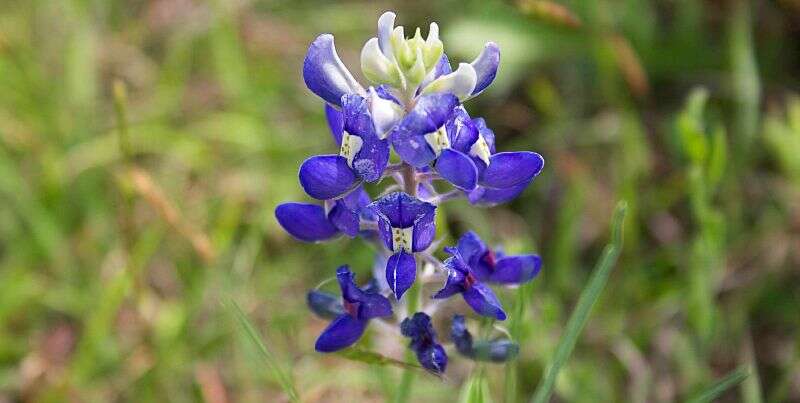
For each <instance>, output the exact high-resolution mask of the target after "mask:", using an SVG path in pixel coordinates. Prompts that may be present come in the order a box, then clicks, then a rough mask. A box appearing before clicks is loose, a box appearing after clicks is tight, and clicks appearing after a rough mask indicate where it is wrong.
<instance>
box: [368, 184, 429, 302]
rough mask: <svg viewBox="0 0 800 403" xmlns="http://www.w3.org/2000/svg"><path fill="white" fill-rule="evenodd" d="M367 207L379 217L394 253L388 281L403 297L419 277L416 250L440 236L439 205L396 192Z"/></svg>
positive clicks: (385, 239) (380, 231)
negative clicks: (437, 214)
mask: <svg viewBox="0 0 800 403" xmlns="http://www.w3.org/2000/svg"><path fill="white" fill-rule="evenodd" d="M367 208H369V209H370V210H371V211H372V213H373V214H375V217H376V218H377V221H378V232H379V233H380V236H381V239H382V240H383V243H384V245H386V248H388V249H389V250H390V251H392V252H393V253H394V254H393V255H392V256H391V257H389V259H388V260H387V263H386V282H387V283H388V284H389V287H390V288H391V289H392V292H394V294H395V296H396V297H397V299H398V300H399V299H400V298H401V297H402V296H403V294H404V293H405V292H406V290H408V289H409V288H411V285H412V284H414V279H416V276H417V263H416V259H414V255H413V253H414V252H420V251H423V250H425V249H427V248H428V246H430V244H431V242H433V238H434V236H436V224H435V221H434V219H435V215H436V206H434V205H433V204H430V203H426V202H423V201H421V200H419V199H417V198H414V197H411V196H409V195H408V194H406V193H403V192H395V193H391V194H389V195H386V196H384V197H382V198H380V199H378V200H376V201H374V202H373V203H372V204H370V205H369V206H367Z"/></svg>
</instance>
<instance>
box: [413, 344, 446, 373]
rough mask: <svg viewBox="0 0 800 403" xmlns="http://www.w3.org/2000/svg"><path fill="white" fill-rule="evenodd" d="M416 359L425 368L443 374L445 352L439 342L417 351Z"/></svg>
mask: <svg viewBox="0 0 800 403" xmlns="http://www.w3.org/2000/svg"><path fill="white" fill-rule="evenodd" d="M417 361H419V363H420V365H422V366H423V367H424V368H425V369H427V370H429V371H431V372H433V373H436V374H443V373H444V371H445V370H446V369H447V353H446V352H445V351H444V348H443V347H442V346H441V345H440V344H433V345H431V346H430V347H428V348H426V349H424V350H419V351H417Z"/></svg>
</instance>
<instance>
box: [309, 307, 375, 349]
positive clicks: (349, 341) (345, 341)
mask: <svg viewBox="0 0 800 403" xmlns="http://www.w3.org/2000/svg"><path fill="white" fill-rule="evenodd" d="M366 328H367V321H366V320H363V319H356V318H354V317H352V316H350V314H342V315H339V316H338V317H336V319H334V320H333V322H331V323H330V325H328V327H327V328H325V330H323V331H322V334H320V335H319V338H317V343H316V345H315V346H314V348H315V349H316V350H317V351H319V352H320V353H330V352H334V351H338V350H341V349H343V348H345V347H349V346H351V345H353V343H355V342H356V341H358V339H359V338H361V335H363V334H364V330H365V329H366Z"/></svg>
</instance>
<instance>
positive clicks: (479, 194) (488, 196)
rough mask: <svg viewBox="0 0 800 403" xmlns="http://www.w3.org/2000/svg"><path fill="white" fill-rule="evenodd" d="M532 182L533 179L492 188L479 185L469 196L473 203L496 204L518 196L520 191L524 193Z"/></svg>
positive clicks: (481, 204) (482, 204)
mask: <svg viewBox="0 0 800 403" xmlns="http://www.w3.org/2000/svg"><path fill="white" fill-rule="evenodd" d="M531 182H533V179H531V180H530V181H528V182H525V183H522V184H519V185H517V186H513V187H510V188H507V189H491V188H486V187H483V186H478V187H477V188H475V190H473V191H472V192H469V194H468V195H467V198H468V199H469V202H470V203H471V204H475V205H480V206H494V205H497V204H501V203H506V202H508V201H511V200H513V199H515V198H517V196H519V195H520V193H522V192H523V191H524V190H525V188H527V187H528V185H530V184H531Z"/></svg>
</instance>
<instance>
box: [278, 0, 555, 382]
mask: <svg viewBox="0 0 800 403" xmlns="http://www.w3.org/2000/svg"><path fill="white" fill-rule="evenodd" d="M394 22H395V15H394V13H391V12H387V13H384V14H383V15H382V16H381V17H380V19H379V20H378V33H377V35H376V37H374V38H372V39H370V40H368V41H367V43H366V44H365V45H364V48H363V49H362V51H361V70H362V72H363V75H364V77H366V78H367V79H368V80H369V81H370V83H369V85H366V86H365V85H362V84H361V83H359V82H358V81H356V79H355V78H354V77H353V75H352V74H351V73H350V71H349V70H348V69H347V67H346V66H345V65H344V63H342V61H341V60H340V59H339V56H338V55H337V53H336V48H335V47H334V41H333V35H330V34H323V35H320V36H319V37H317V39H315V40H314V41H313V42H312V43H311V46H309V48H308V54H307V55H306V59H305V62H304V63H303V79H304V81H305V83H306V85H307V86H308V88H309V89H310V90H311V92H313V93H314V94H316V95H318V96H319V97H320V98H322V100H323V101H324V108H325V109H324V111H325V116H326V118H327V120H328V125H329V126H330V129H331V134H332V136H333V140H334V142H335V143H336V147H337V148H338V152H333V151H334V150H336V149H335V148H333V147H331V151H332V152H333V153H331V154H324V155H315V156H311V157H309V158H308V159H306V160H305V161H304V162H303V163H302V164H301V165H300V173H299V180H300V185H301V186H302V188H303V190H305V192H306V193H307V194H308V196H310V197H311V198H312V199H316V200H317V201H316V202H310V203H309V202H302V203H301V202H298V203H283V204H281V205H279V206H278V207H277V208H276V209H275V217H276V218H277V220H278V222H279V223H280V225H281V226H282V227H283V228H284V229H285V230H286V231H287V232H288V233H289V234H291V235H292V236H293V237H295V238H297V239H298V240H300V241H305V242H320V241H327V240H331V239H334V238H337V237H339V236H341V234H345V235H347V236H348V237H351V238H355V237H361V238H363V239H364V240H366V241H367V242H371V243H374V244H376V246H377V249H378V250H379V252H378V256H376V259H375V260H376V262H378V263H377V266H376V267H375V268H373V270H371V273H372V275H373V277H374V278H373V279H372V280H371V281H370V282H368V283H367V284H366V285H365V286H363V287H359V286H358V285H357V284H356V282H355V274H353V273H352V272H351V271H350V269H349V268H348V266H341V267H339V268H338V269H337V270H336V278H337V280H338V282H339V287H340V289H341V297H339V296H338V295H335V294H333V293H329V292H326V291H322V290H320V289H314V290H312V291H310V292H309V294H308V298H307V302H308V305H309V307H310V308H311V310H312V311H313V312H314V313H316V314H317V315H318V316H320V317H323V318H326V319H329V320H331V322H330V324H329V325H328V327H327V328H326V329H325V330H324V331H323V332H322V334H321V335H320V336H319V338H318V339H317V342H316V350H317V351H320V352H332V351H337V350H341V349H344V348H347V347H349V346H352V345H353V344H355V343H356V342H357V341H358V340H359V339H360V338H361V336H362V335H363V334H364V333H365V332H366V329H367V326H368V324H369V323H370V322H371V321H381V322H383V323H384V324H387V325H391V326H399V327H400V333H401V334H402V335H403V336H406V337H408V338H410V340H411V342H410V344H409V347H410V348H411V349H412V350H413V351H414V353H415V354H416V356H417V359H418V360H419V363H420V365H421V366H422V367H424V368H426V369H427V370H429V371H431V372H434V373H437V374H441V373H443V372H444V371H445V368H446V367H447V362H448V359H447V353H446V350H445V346H448V345H449V344H450V343H451V342H452V343H454V345H455V350H456V351H458V352H459V353H460V354H461V355H463V356H465V357H467V358H469V359H473V360H479V361H491V362H503V361H506V360H509V359H513V358H514V357H515V356H516V355H517V352H518V349H519V347H518V346H517V344H516V343H514V342H513V341H511V340H508V339H507V338H504V337H502V338H500V339H492V340H479V341H473V340H472V336H471V333H470V332H469V330H467V323H466V318H465V317H464V316H461V315H456V316H455V317H454V318H443V319H444V321H440V320H436V318H431V315H434V314H435V313H436V312H437V310H438V308H439V307H440V306H442V302H444V301H446V302H448V303H450V302H451V301H452V303H453V304H459V303H460V302H459V299H452V298H451V297H453V296H455V295H456V294H460V295H461V297H462V298H463V300H464V302H466V305H463V306H462V307H461V308H459V307H458V306H455V307H454V309H461V310H462V311H463V313H469V312H470V311H471V312H473V313H474V314H476V315H480V316H485V317H488V318H492V319H495V320H501V321H502V320H505V319H506V312H505V311H504V310H503V307H502V305H501V303H500V299H499V298H498V297H497V295H496V294H495V292H494V291H493V290H492V288H490V287H489V285H490V284H496V285H499V286H508V285H517V284H522V283H525V282H528V281H530V280H531V279H533V278H534V277H535V276H536V275H537V274H538V273H539V270H540V268H541V259H540V258H539V257H538V256H536V255H518V256H508V255H505V254H503V253H502V252H501V251H499V250H492V249H491V248H489V247H488V246H487V245H486V243H484V242H483V241H482V240H481V239H480V238H479V237H478V235H477V234H475V233H474V232H472V231H469V232H467V233H465V234H463V236H462V237H461V239H459V241H458V243H457V245H454V246H452V247H446V248H444V251H445V252H446V253H447V254H449V255H450V257H449V258H447V259H446V260H445V261H444V262H443V263H442V262H440V261H439V260H438V259H437V258H436V257H435V254H437V250H438V247H439V242H436V241H435V238H436V224H435V223H436V212H437V210H438V209H439V208H440V207H441V205H442V203H444V202H446V201H448V200H452V199H455V198H464V199H466V200H467V201H468V202H469V203H471V204H473V205H477V206H486V205H496V204H499V203H504V202H507V201H509V200H512V199H514V198H515V197H517V196H518V195H519V194H520V193H522V192H523V191H524V190H525V189H526V188H527V187H528V185H530V184H531V183H532V182H533V180H534V178H535V177H536V176H537V175H539V173H540V172H541V171H542V168H543V167H544V160H543V159H542V157H541V156H540V155H539V154H537V153H535V152H531V151H520V152H497V150H496V147H495V136H494V133H493V132H492V130H491V129H489V127H488V126H487V124H486V122H485V121H484V120H483V119H481V118H473V117H471V116H470V115H469V113H468V112H467V110H466V109H465V108H464V106H463V103H464V102H466V101H467V100H469V99H471V98H473V97H475V96H477V95H478V94H480V93H481V92H483V91H484V90H486V88H487V87H489V85H490V84H491V83H492V81H494V79H495V76H496V75H497V69H498V65H499V63H500V49H499V47H498V46H497V45H496V44H495V43H493V42H489V43H487V44H486V45H485V46H484V48H483V51H482V52H481V53H480V54H479V55H478V56H477V57H476V58H475V59H474V60H473V61H472V62H471V63H459V64H458V65H457V66H455V69H453V66H452V65H451V64H450V60H449V59H448V57H447V55H446V54H445V53H444V45H443V43H442V41H441V40H439V27H438V25H436V23H431V24H430V27H429V28H428V34H427V36H426V37H423V36H422V33H421V31H420V30H419V29H417V30H416V31H415V32H414V35H413V36H412V37H410V38H408V37H406V34H405V31H404V29H403V27H402V26H398V27H395V26H394ZM389 181H391V182H394V183H393V184H390V185H388V186H386V185H384V187H385V189H384V190H382V193H381V194H382V195H381V196H379V197H377V198H373V196H371V195H370V194H369V193H368V192H367V190H366V189H365V184H373V185H370V186H369V188H370V189H376V188H377V187H378V185H381V184H385V183H386V182H389ZM443 186H449V187H451V188H450V190H447V191H444V192H440V191H438V190H437V189H443ZM377 190H378V191H381V190H380V189H377ZM428 283H438V284H439V287H440V290H439V291H438V292H435V293H433V295H429V297H430V298H424V301H422V302H421V303H422V306H420V301H418V299H419V295H420V293H419V292H413V293H412V292H408V291H409V290H412V289H415V288H413V287H417V288H416V289H419V290H421V289H422V284H428ZM467 307H468V308H467ZM412 308H413V310H415V311H416V310H418V311H419V312H413V311H410V309H412ZM470 308H471V309H470ZM395 315H397V316H395ZM448 320H449V321H448ZM440 322H441V325H442V327H441V329H442V330H443V331H440V332H438V333H439V334H443V335H445V336H448V335H449V337H450V339H449V340H446V339H442V338H437V331H436V330H435V329H434V326H435V325H439V324H440ZM448 323H449V325H448ZM388 328H389V327H388V326H381V327H379V328H377V329H378V330H385V329H388ZM386 335H392V336H394V337H396V334H395V333H393V332H387V333H386ZM398 342H400V341H399V340H398Z"/></svg>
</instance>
